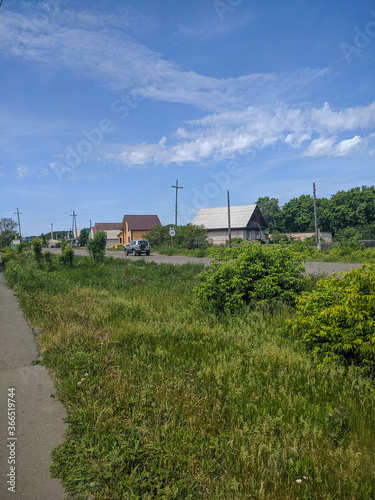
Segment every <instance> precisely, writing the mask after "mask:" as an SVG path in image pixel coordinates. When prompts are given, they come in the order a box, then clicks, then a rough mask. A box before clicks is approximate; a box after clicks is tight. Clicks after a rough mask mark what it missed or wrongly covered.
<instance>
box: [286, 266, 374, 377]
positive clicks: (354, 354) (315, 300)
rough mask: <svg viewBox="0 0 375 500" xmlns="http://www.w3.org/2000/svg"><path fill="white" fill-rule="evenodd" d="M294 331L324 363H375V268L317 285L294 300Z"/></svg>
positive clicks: (369, 267)
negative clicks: (319, 355) (335, 361)
mask: <svg viewBox="0 0 375 500" xmlns="http://www.w3.org/2000/svg"><path fill="white" fill-rule="evenodd" d="M294 328H295V329H297V330H298V331H300V332H301V333H302V334H303V339H304V340H305V342H306V343H307V345H308V346H310V347H311V348H312V349H313V350H314V352H317V353H321V354H322V355H323V356H324V359H325V360H329V359H335V360H342V361H345V362H354V363H355V364H358V365H360V366H362V367H367V368H368V367H371V366H373V365H374V363H375V266H374V265H368V266H363V267H361V268H359V269H352V270H351V271H350V272H348V273H346V274H344V275H343V276H342V277H340V275H338V274H334V275H333V276H332V277H330V278H327V279H323V280H320V281H318V282H317V284H316V288H315V290H313V291H311V292H309V293H307V294H304V295H303V296H301V297H299V298H298V299H297V314H296V319H295V322H294Z"/></svg>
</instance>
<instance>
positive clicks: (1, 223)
mask: <svg viewBox="0 0 375 500" xmlns="http://www.w3.org/2000/svg"><path fill="white" fill-rule="evenodd" d="M16 228H17V222H15V221H14V220H13V219H8V218H6V217H3V218H2V219H0V248H5V247H7V246H9V245H10V243H11V241H12V240H13V239H15V238H16V237H17V235H18V234H17V231H16Z"/></svg>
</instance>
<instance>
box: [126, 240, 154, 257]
mask: <svg viewBox="0 0 375 500" xmlns="http://www.w3.org/2000/svg"><path fill="white" fill-rule="evenodd" d="M125 252H126V255H129V254H130V253H132V254H133V255H141V254H142V253H144V254H146V255H150V243H149V242H148V241H147V240H134V241H131V242H130V243H129V244H128V245H125Z"/></svg>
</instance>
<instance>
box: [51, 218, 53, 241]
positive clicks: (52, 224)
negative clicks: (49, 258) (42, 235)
mask: <svg viewBox="0 0 375 500" xmlns="http://www.w3.org/2000/svg"><path fill="white" fill-rule="evenodd" d="M51 240H53V222H51Z"/></svg>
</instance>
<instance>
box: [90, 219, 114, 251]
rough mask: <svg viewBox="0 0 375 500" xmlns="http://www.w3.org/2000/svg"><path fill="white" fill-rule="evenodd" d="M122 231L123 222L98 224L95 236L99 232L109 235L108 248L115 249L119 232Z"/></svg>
mask: <svg viewBox="0 0 375 500" xmlns="http://www.w3.org/2000/svg"><path fill="white" fill-rule="evenodd" d="M120 229H121V222H97V223H96V224H95V227H94V234H96V233H97V232H98V231H104V232H105V233H106V235H107V247H114V246H115V245H116V243H117V242H118V240H117V235H118V232H119V231H120Z"/></svg>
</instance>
